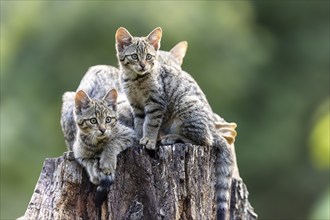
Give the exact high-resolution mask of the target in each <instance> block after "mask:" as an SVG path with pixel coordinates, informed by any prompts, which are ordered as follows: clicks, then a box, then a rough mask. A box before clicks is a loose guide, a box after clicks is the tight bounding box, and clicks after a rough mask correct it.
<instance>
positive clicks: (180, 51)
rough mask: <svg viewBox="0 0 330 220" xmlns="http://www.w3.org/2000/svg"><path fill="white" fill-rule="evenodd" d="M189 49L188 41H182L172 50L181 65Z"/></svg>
mask: <svg viewBox="0 0 330 220" xmlns="http://www.w3.org/2000/svg"><path fill="white" fill-rule="evenodd" d="M187 49H188V42H187V41H181V42H180V43H178V44H177V45H175V46H174V47H173V48H172V49H171V50H170V53H171V54H172V55H173V56H174V57H175V59H176V60H177V61H178V62H179V63H180V65H181V64H182V63H183V58H184V56H185V55H186V52H187Z"/></svg>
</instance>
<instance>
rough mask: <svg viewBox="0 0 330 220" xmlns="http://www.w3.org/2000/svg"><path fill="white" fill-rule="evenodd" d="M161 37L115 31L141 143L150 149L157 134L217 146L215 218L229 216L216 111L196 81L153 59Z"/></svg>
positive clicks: (225, 151)
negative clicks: (136, 35)
mask: <svg viewBox="0 0 330 220" xmlns="http://www.w3.org/2000/svg"><path fill="white" fill-rule="evenodd" d="M161 35H162V30H161V28H156V29H155V30H153V31H152V32H151V33H150V34H149V35H148V36H147V37H133V36H132V35H131V34H130V33H129V32H128V31H127V30H126V29H125V28H119V29H118V30H117V32H116V50H117V57H118V60H119V63H120V67H121V68H120V70H121V80H122V86H123V88H124V91H125V93H126V96H127V99H128V101H129V102H130V104H131V107H132V109H133V113H134V125H135V130H136V131H137V135H138V138H140V144H141V145H144V146H145V147H146V148H147V149H155V147H156V143H157V140H158V138H160V139H161V143H162V144H173V143H175V142H177V141H181V142H182V141H183V142H189V143H193V144H196V145H203V146H209V147H215V148H217V150H218V155H217V160H216V163H217V164H216V178H217V181H216V201H217V211H218V212H217V213H218V219H219V220H220V219H228V218H229V199H230V190H229V189H230V186H231V176H232V170H233V159H232V155H231V152H230V150H229V147H228V145H227V142H226V141H225V139H224V138H223V137H222V136H220V135H219V133H218V132H217V130H216V127H215V123H214V120H215V115H214V114H213V111H212V109H211V107H210V105H209V103H208V101H207V99H206V97H205V95H204V93H203V92H202V90H201V89H200V87H199V86H198V84H197V83H196V81H195V80H194V79H193V78H192V77H191V76H190V75H189V74H188V73H186V72H184V71H182V70H181V69H180V68H176V67H175V66H169V65H166V64H161V63H160V62H158V49H159V47H160V40H161ZM138 131H141V132H138Z"/></svg>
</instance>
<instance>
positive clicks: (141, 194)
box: [20, 144, 257, 220]
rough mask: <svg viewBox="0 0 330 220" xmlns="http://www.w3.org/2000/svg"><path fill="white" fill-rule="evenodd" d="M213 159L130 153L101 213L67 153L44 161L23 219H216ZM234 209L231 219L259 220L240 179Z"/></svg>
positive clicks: (195, 152)
mask: <svg viewBox="0 0 330 220" xmlns="http://www.w3.org/2000/svg"><path fill="white" fill-rule="evenodd" d="M214 155H216V154H215V152H213V149H210V148H206V147H202V146H194V145H190V144H175V145H171V146H160V148H159V149H158V150H157V151H148V150H145V149H141V148H130V149H127V150H126V151H124V152H122V153H121V154H120V155H119V156H118V164H117V171H116V180H115V182H114V184H113V185H112V186H111V187H110V191H109V193H108V197H107V200H106V201H105V202H104V203H103V205H102V206H101V208H96V207H95V192H96V186H94V185H93V184H92V183H90V182H89V179H88V176H87V174H86V172H85V171H84V169H83V168H82V167H81V166H80V165H79V164H78V163H77V162H76V161H75V159H74V157H73V153H72V152H65V153H64V155H63V156H61V157H59V158H52V159H46V160H45V162H44V165H43V168H42V172H41V174H40V177H39V180H38V183H37V185H36V188H35V191H34V193H33V195H32V198H31V201H30V203H29V205H28V208H27V210H26V212H25V215H24V216H23V217H21V218H20V219H114V220H121V219H125V220H139V219H147V220H149V219H150V220H154V219H155V220H158V219H162V220H167V219H168V220H173V219H182V220H185V219H201V220H204V219H215V218H216V217H215V216H216V204H215V200H214V188H215V187H214V185H215V176H214V170H215V169H214V161H215V156H214ZM230 208H231V219H234V220H236V219H251V220H252V219H257V215H256V214H255V213H254V211H253V208H252V206H251V205H250V203H249V201H248V191H247V189H246V186H245V184H244V183H243V182H242V180H241V179H240V178H239V176H238V177H237V176H236V177H234V179H233V182H232V193H231V205H230Z"/></svg>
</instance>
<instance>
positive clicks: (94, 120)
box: [89, 118, 97, 124]
mask: <svg viewBox="0 0 330 220" xmlns="http://www.w3.org/2000/svg"><path fill="white" fill-rule="evenodd" d="M89 122H90V123H92V124H96V123H97V120H96V118H91V119H89Z"/></svg>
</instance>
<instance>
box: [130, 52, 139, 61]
mask: <svg viewBox="0 0 330 220" xmlns="http://www.w3.org/2000/svg"><path fill="white" fill-rule="evenodd" d="M131 58H132V59H133V60H138V59H139V58H138V55H137V54H136V53H134V54H132V55H131Z"/></svg>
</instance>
